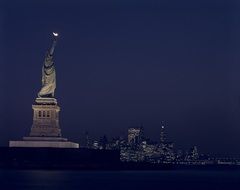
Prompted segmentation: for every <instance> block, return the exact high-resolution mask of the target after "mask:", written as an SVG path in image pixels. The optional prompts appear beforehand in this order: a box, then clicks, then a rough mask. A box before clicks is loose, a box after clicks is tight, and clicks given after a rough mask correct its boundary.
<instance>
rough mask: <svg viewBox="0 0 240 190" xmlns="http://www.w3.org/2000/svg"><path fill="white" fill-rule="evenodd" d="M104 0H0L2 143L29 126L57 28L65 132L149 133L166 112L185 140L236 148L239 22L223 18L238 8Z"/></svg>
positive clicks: (204, 147) (226, 150)
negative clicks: (0, 8) (0, 1)
mask: <svg viewBox="0 0 240 190" xmlns="http://www.w3.org/2000/svg"><path fill="white" fill-rule="evenodd" d="M26 2H27V1H26ZM106 4H107V3H106ZM106 4H104V3H103V4H101V5H100V6H99V7H98V6H97V5H98V4H97V2H95V1H92V2H91V3H87V2H82V3H76V4H75V3H73V2H72V3H69V4H67V5H68V8H69V9H67V10H66V14H61V15H59V13H61V12H62V10H63V9H65V6H64V4H59V5H56V8H53V7H55V4H54V3H47V4H46V6H45V5H43V4H41V3H38V7H36V6H35V5H34V4H33V3H30V2H28V3H26V4H25V5H24V4H18V3H16V4H14V5H11V4H10V3H7V2H5V4H4V8H5V9H4V12H3V13H2V15H3V19H2V20H3V22H2V26H3V31H1V32H2V33H3V42H4V43H3V44H1V50H2V55H3V61H2V62H1V68H2V71H1V77H2V80H1V81H2V82H1V89H3V90H2V92H3V93H1V102H0V103H1V120H0V132H1V134H2V135H1V136H0V145H1V146H3V145H6V144H7V142H8V140H9V139H13V138H19V137H22V136H23V135H24V134H27V133H28V132H29V128H30V127H31V122H32V117H31V116H32V113H31V111H32V110H31V105H32V103H33V101H34V99H35V98H36V97H37V92H38V90H39V87H40V76H41V73H40V72H39V70H40V69H41V66H42V62H43V56H44V55H45V51H46V47H48V45H49V42H48V40H49V33H50V32H52V31H56V32H59V34H60V36H59V38H60V39H61V43H59V50H58V56H57V57H56V59H55V62H56V67H57V70H58V74H57V80H58V86H57V90H56V91H57V92H56V97H57V98H58V102H59V104H60V106H61V107H62V108H63V109H62V112H61V119H60V125H61V128H62V130H63V133H64V134H65V135H66V136H68V137H71V139H74V140H77V141H82V140H83V138H84V133H85V131H88V132H89V134H91V135H93V136H94V137H98V136H102V135H104V134H106V135H107V136H113V137H114V136H119V135H124V133H125V131H126V129H127V128H128V127H131V126H140V125H143V126H144V128H145V131H146V134H147V136H149V137H151V138H153V139H154V140H155V139H158V138H159V134H160V124H161V122H162V121H164V122H166V125H167V126H168V127H167V128H168V131H169V134H170V138H171V139H174V141H175V142H176V143H177V144H178V145H179V146H182V147H183V149H186V148H188V147H189V146H192V145H197V146H198V147H199V149H200V150H201V151H202V152H211V153H219V154H240V152H239V150H238V146H237V144H239V143H240V140H239V135H240V128H239V126H240V122H239V119H238V118H239V116H240V109H239V96H240V86H239V84H240V77H239V73H240V66H239V64H238V63H239V62H240V57H239V55H238V54H239V53H238V52H239V47H240V46H239V45H238V44H240V43H237V42H239V37H238V36H237V35H236V33H237V32H236V31H238V30H240V28H239V25H238V23H237V21H236V22H231V23H229V20H232V19H233V18H235V17H236V16H237V15H238V14H239V13H238V12H237V9H234V7H233V6H232V5H231V4H230V3H229V4H228V6H225V4H224V3H221V2H219V3H217V4H211V3H207V1H204V2H202V3H196V4H195V3H192V4H186V3H185V4H182V5H179V6H180V7H178V5H177V4H176V5H173V6H172V5H170V4H169V3H162V4H161V3H160V4H156V5H155V6H154V7H153V6H152V5H151V4H150V3H147V2H144V3H143V4H141V3H139V4H138V6H135V5H134V4H131V3H126V2H122V3H120V2H117V3H116V4H114V3H113V4H111V5H108V6H110V7H108V6H107V5H106ZM75 5H76V6H75ZM119 5H120V6H119ZM200 5H201V6H200ZM43 7H44V9H45V10H46V14H45V15H42V8H43ZM162 7H164V9H163V8H162ZM165 9H166V10H167V11H166V10H165ZM206 9H210V10H211V11H209V12H207V13H205V12H204V11H205V10H206ZM164 10H165V11H164ZM192 10H194V11H195V13H193V12H192ZM212 13H214V14H212ZM189 15H191V16H192V17H191V18H190V17H189ZM76 16H77V18H78V19H76ZM62 21H64V24H63V23H62ZM16 31H17V35H14V34H15V33H16ZM190 31H191V32H190ZM12 68H16V69H12ZM9 73H11V76H10V75H9ZM31 73H34V74H31ZM13 76H14V77H13ZM36 84H39V85H36ZM158 131H159V133H158Z"/></svg>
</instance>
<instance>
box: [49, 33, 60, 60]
mask: <svg viewBox="0 0 240 190" xmlns="http://www.w3.org/2000/svg"><path fill="white" fill-rule="evenodd" d="M57 37H58V33H55V32H53V44H52V47H51V49H50V51H49V54H50V55H51V56H52V55H53V52H54V49H55V46H56V44H57Z"/></svg>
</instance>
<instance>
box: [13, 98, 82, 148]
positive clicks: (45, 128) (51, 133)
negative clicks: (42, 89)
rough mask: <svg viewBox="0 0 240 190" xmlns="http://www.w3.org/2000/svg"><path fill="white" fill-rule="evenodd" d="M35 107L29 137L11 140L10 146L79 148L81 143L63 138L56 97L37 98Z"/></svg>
mask: <svg viewBox="0 0 240 190" xmlns="http://www.w3.org/2000/svg"><path fill="white" fill-rule="evenodd" d="M32 108H33V124H32V128H31V131H30V135H29V137H23V140H22V141H9V146H10V147H51V148H79V144H77V143H73V142H69V141H68V140H67V139H66V138H62V134H61V129H60V126H59V111H60V107H59V106H58V105H57V100H56V99H55V98H37V99H36V104H34V105H33V106H32Z"/></svg>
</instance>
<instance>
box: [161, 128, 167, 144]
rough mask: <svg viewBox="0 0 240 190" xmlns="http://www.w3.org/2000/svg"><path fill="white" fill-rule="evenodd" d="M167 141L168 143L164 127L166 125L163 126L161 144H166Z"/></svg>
mask: <svg viewBox="0 0 240 190" xmlns="http://www.w3.org/2000/svg"><path fill="white" fill-rule="evenodd" d="M165 141H166V133H165V127H164V125H162V126H161V131H160V142H161V143H164V142H165Z"/></svg>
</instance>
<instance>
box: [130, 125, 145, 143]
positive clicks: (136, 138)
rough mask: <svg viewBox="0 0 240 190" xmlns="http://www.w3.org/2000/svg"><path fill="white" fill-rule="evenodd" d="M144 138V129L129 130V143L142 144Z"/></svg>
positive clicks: (132, 128)
mask: <svg viewBox="0 0 240 190" xmlns="http://www.w3.org/2000/svg"><path fill="white" fill-rule="evenodd" d="M142 138H143V128H142V127H131V128H129V129H128V143H133V144H136V143H140V142H141V140H142Z"/></svg>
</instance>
